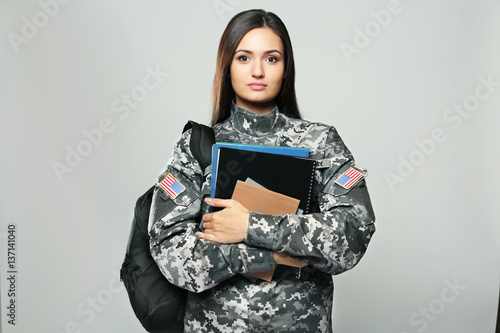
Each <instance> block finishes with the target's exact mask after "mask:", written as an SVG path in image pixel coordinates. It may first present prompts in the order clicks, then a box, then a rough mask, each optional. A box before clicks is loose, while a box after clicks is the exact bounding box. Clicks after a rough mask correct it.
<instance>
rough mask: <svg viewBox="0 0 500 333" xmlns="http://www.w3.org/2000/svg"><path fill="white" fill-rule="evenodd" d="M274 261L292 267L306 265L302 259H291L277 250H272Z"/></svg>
mask: <svg viewBox="0 0 500 333" xmlns="http://www.w3.org/2000/svg"><path fill="white" fill-rule="evenodd" d="M274 262H275V263H277V264H278V265H287V266H293V267H304V266H307V264H306V263H303V262H302V261H299V260H297V259H293V258H291V257H289V256H287V255H286V254H283V253H281V252H277V251H274Z"/></svg>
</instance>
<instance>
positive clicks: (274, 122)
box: [230, 101, 285, 136]
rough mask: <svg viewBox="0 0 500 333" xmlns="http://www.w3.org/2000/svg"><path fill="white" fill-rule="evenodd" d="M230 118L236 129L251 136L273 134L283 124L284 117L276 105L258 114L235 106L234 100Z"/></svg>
mask: <svg viewBox="0 0 500 333" xmlns="http://www.w3.org/2000/svg"><path fill="white" fill-rule="evenodd" d="M230 120H231V123H232V124H233V128H234V129H235V130H236V131H238V132H240V133H245V134H249V135H252V136H267V135H272V134H275V133H276V132H277V130H278V129H280V128H282V127H283V125H284V124H285V119H284V117H283V115H282V114H281V113H280V112H279V110H278V107H277V106H275V107H274V108H273V109H272V110H271V112H269V113H266V114H263V115H260V114H256V113H253V112H252V111H248V110H247V109H244V108H242V107H239V106H237V105H236V104H235V103H234V101H233V103H232V105H231V116H230Z"/></svg>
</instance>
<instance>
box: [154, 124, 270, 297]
mask: <svg viewBox="0 0 500 333" xmlns="http://www.w3.org/2000/svg"><path fill="white" fill-rule="evenodd" d="M190 133H191V132H190V131H188V132H186V133H184V134H183V136H182V137H181V139H180V140H179V142H178V143H177V144H176V146H175V148H174V151H173V153H172V156H171V157H170V160H169V162H168V164H167V167H166V169H165V171H164V172H163V173H162V174H161V175H160V177H159V178H158V182H157V186H156V189H155V192H154V195H153V202H152V204H151V212H150V218H149V227H148V229H149V234H150V247H151V254H152V256H153V258H154V259H155V261H156V263H157V264H158V266H159V268H160V270H161V271H162V273H163V274H164V275H165V277H166V278H167V279H168V280H169V281H170V282H171V283H173V284H174V285H177V286H179V287H181V288H184V289H187V290H190V291H193V292H201V291H203V290H206V289H209V288H212V287H213V286H215V285H217V284H218V283H220V282H222V281H224V280H226V279H228V278H229V277H231V276H233V275H235V274H237V273H252V272H259V271H264V270H268V269H270V268H272V267H273V266H274V261H273V253H272V251H271V250H267V249H262V248H256V247H252V246H250V245H248V244H245V243H239V244H229V245H223V244H218V243H214V242H209V241H205V240H203V239H200V238H198V237H197V236H196V235H195V231H196V229H197V226H198V223H199V221H200V219H201V215H202V213H201V212H202V211H207V209H208V207H207V205H206V204H205V203H204V202H203V200H202V198H203V194H202V192H203V191H202V188H204V187H205V186H202V185H203V179H204V177H203V171H202V170H201V167H200V165H199V164H198V162H197V161H196V160H195V158H194V157H193V156H192V154H191V152H190V150H189V139H190ZM207 169H209V168H207ZM169 175H170V176H169ZM164 179H167V180H166V181H163V180H164ZM205 183H206V184H205V185H207V184H209V180H205Z"/></svg>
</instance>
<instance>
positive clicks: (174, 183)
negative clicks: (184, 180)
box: [158, 173, 186, 199]
mask: <svg viewBox="0 0 500 333" xmlns="http://www.w3.org/2000/svg"><path fill="white" fill-rule="evenodd" d="M158 186H159V187H161V188H162V189H163V191H165V192H166V193H167V194H168V195H169V196H170V197H171V198H172V199H175V198H177V196H178V195H179V194H180V193H181V192H182V191H184V190H185V189H186V188H185V187H184V185H182V184H181V182H180V181H178V180H177V179H175V177H174V176H172V174H171V173H169V174H168V175H167V176H166V177H165V178H163V180H162V181H161V182H160V183H158Z"/></svg>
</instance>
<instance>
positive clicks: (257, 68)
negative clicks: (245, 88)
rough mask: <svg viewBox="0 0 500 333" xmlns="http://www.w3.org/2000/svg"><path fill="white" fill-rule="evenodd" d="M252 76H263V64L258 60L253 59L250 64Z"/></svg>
mask: <svg viewBox="0 0 500 333" xmlns="http://www.w3.org/2000/svg"><path fill="white" fill-rule="evenodd" d="M252 77H254V78H263V77H264V66H263V65H262V63H261V62H260V61H255V62H254V63H253V66H252Z"/></svg>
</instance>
